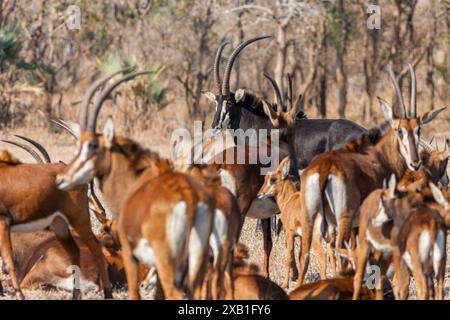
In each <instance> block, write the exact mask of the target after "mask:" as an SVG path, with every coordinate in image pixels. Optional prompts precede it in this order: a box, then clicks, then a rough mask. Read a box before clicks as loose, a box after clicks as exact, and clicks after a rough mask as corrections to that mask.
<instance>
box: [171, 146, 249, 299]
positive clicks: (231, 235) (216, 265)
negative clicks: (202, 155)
mask: <svg viewBox="0 0 450 320" xmlns="http://www.w3.org/2000/svg"><path fill="white" fill-rule="evenodd" d="M181 147H182V146H180V141H175V143H174V145H173V149H172V155H173V158H174V163H175V167H176V168H177V169H178V170H180V171H183V172H185V173H188V174H189V175H191V176H193V177H195V178H197V179H198V180H200V181H202V182H203V183H205V185H206V187H207V188H208V190H209V192H210V193H211V194H212V195H213V196H214V199H215V203H216V204H215V207H216V208H215V214H214V224H213V230H212V233H211V236H210V240H209V242H210V248H211V251H212V256H213V257H212V261H211V264H212V265H211V266H210V267H209V270H208V276H209V277H211V279H210V280H209V281H208V283H209V284H210V285H211V289H210V291H211V296H210V297H211V298H212V299H218V298H219V297H220V296H221V293H222V290H223V287H224V286H227V287H228V288H232V285H233V284H232V281H231V279H232V278H231V268H232V262H233V252H234V246H235V244H236V243H237V241H238V239H239V235H240V231H241V228H242V224H243V222H244V217H243V216H241V212H240V210H239V204H238V201H237V199H236V197H235V196H234V194H233V193H232V192H231V191H230V190H229V189H228V188H227V187H224V186H222V180H221V176H220V174H219V173H218V171H217V170H216V168H214V167H213V166H212V165H208V164H202V165H198V164H197V165H194V164H189V162H188V159H186V158H185V156H186V155H185V154H183V152H181V150H180V149H181ZM193 151H194V149H193V148H191V150H190V154H191V155H192V153H193ZM224 281H225V282H227V283H224ZM228 292H229V293H232V289H231V290H228ZM208 294H209V293H208ZM226 298H227V299H230V298H232V297H230V296H228V297H226Z"/></svg>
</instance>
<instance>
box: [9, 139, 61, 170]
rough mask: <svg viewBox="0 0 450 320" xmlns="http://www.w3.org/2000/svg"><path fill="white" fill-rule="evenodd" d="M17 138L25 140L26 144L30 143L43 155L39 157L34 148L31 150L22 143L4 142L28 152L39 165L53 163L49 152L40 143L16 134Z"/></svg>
mask: <svg viewBox="0 0 450 320" xmlns="http://www.w3.org/2000/svg"><path fill="white" fill-rule="evenodd" d="M14 136H15V137H17V138H19V139H22V140H25V141H26V142H28V143H30V144H31V145H33V146H34V147H35V148H36V149H37V150H38V151H39V152H40V154H41V155H42V156H41V155H39V154H38V153H37V152H36V150H34V149H33V148H31V147H30V146H29V145H27V144H24V143H20V142H16V141H12V140H2V141H3V142H5V143H9V144H12V145H14V146H17V147H19V148H21V149H23V150H25V151H27V152H28V153H29V154H30V155H31V156H32V157H33V159H34V160H35V161H36V162H38V163H44V162H45V163H51V162H52V161H51V159H50V155H49V154H48V152H47V150H46V149H45V148H44V146H42V145H41V144H40V143H38V142H37V141H34V140H33V139H30V138H27V137H24V136H21V135H18V134H15V135H14Z"/></svg>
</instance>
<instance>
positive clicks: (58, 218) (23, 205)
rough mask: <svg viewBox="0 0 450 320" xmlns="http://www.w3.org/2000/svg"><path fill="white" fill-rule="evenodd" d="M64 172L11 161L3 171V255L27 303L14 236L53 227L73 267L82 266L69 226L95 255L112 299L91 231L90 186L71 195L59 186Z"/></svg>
mask: <svg viewBox="0 0 450 320" xmlns="http://www.w3.org/2000/svg"><path fill="white" fill-rule="evenodd" d="M64 168H65V165H63V164H55V163H52V164H22V163H20V162H15V161H11V162H9V164H8V165H5V166H3V167H2V168H1V170H0V181H1V183H0V185H1V186H0V194H1V199H0V201H1V203H2V209H1V212H0V246H1V254H2V258H3V261H4V262H5V263H6V265H7V267H8V271H9V274H10V276H11V280H12V285H13V287H14V290H15V291H16V297H17V298H18V299H23V298H24V295H23V293H22V291H21V289H20V283H19V280H18V275H17V271H16V267H15V265H14V259H13V252H12V246H11V238H10V232H31V231H36V230H40V229H44V228H47V227H49V226H50V227H51V229H52V230H53V232H54V233H55V236H56V238H57V239H58V241H59V242H60V243H61V245H62V246H63V247H64V249H65V250H66V251H67V253H68V254H69V257H70V261H71V264H72V265H79V264H80V262H79V259H80V253H79V248H78V246H77V244H76V243H75V241H74V240H73V238H72V236H71V234H70V232H69V228H68V225H67V223H69V224H70V225H71V226H72V227H73V228H74V229H75V230H76V232H77V233H78V235H79V236H80V238H81V239H82V240H83V242H84V243H85V244H86V245H87V247H88V248H89V250H90V251H91V252H92V254H93V256H94V259H95V261H96V264H97V267H98V269H99V270H100V274H101V283H102V286H103V292H104V295H105V297H106V298H109V297H111V285H110V283H109V280H108V274H107V271H106V263H105V260H104V256H103V254H102V251H101V247H100V245H99V243H98V241H97V239H96V238H95V236H94V234H93V233H92V230H91V224H90V217H89V209H88V199H87V192H86V186H84V185H81V186H79V187H77V188H76V189H74V190H73V191H70V192H65V191H62V190H59V189H57V188H56V186H55V177H56V175H57V174H58V173H60V172H61V171H62V170H64ZM30 177H33V179H30ZM79 294H80V292H79V290H78V289H77V288H73V298H78V297H79Z"/></svg>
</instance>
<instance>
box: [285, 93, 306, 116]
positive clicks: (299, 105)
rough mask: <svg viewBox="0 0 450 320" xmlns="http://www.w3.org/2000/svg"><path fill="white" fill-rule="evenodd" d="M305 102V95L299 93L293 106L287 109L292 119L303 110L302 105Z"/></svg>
mask: <svg viewBox="0 0 450 320" xmlns="http://www.w3.org/2000/svg"><path fill="white" fill-rule="evenodd" d="M304 104H305V96H304V95H302V94H300V95H299V96H298V98H297V100H296V103H295V106H294V107H293V108H292V109H291V110H289V115H290V117H291V118H292V120H295V119H297V116H298V114H299V113H300V112H302V110H303V105H304Z"/></svg>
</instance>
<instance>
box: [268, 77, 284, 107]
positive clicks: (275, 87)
mask: <svg viewBox="0 0 450 320" xmlns="http://www.w3.org/2000/svg"><path fill="white" fill-rule="evenodd" d="M264 77H266V79H267V80H269V81H270V83H271V84H272V87H273V92H274V93H275V100H276V103H277V111H278V112H280V111H282V110H283V97H282V95H281V90H280V87H278V84H277V82H276V81H275V80H274V79H273V78H272V77H271V76H269V75H268V74H267V73H264Z"/></svg>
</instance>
